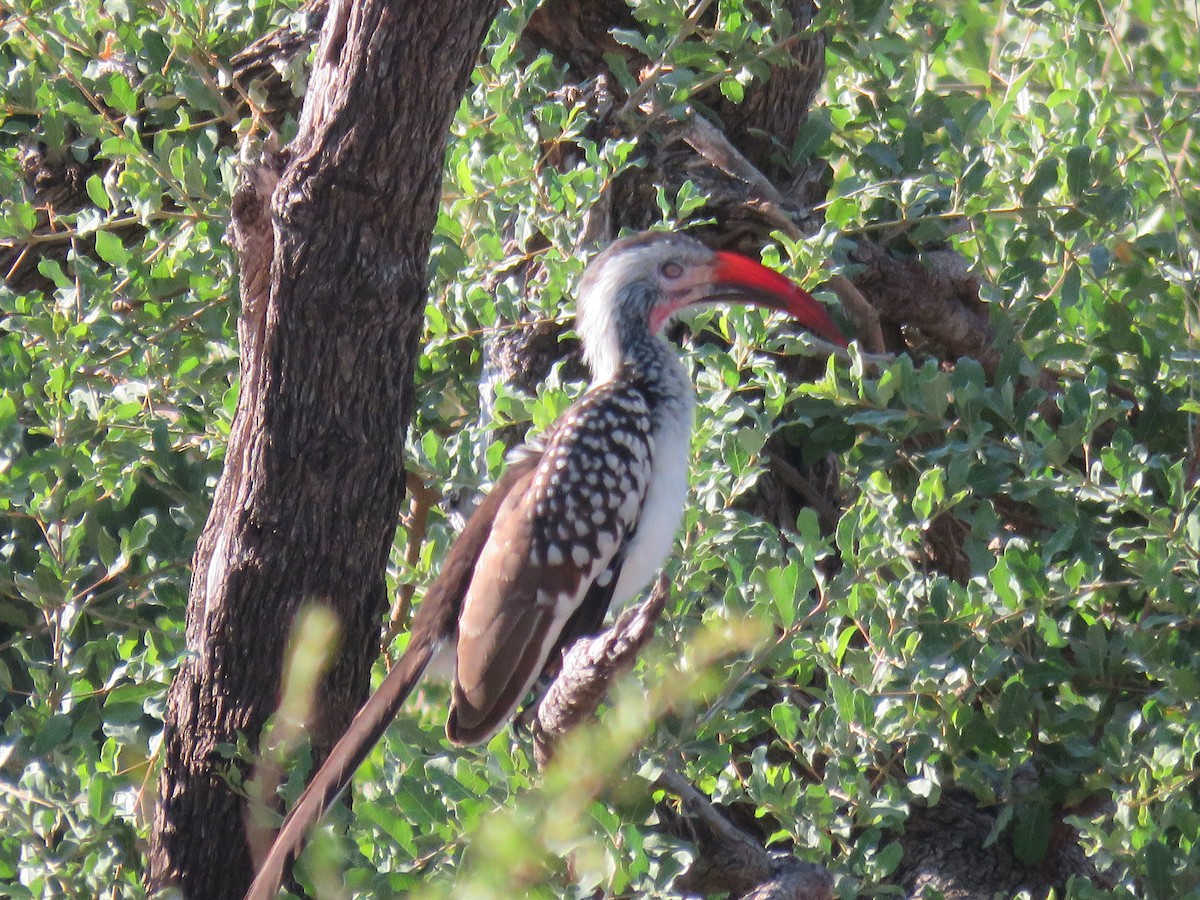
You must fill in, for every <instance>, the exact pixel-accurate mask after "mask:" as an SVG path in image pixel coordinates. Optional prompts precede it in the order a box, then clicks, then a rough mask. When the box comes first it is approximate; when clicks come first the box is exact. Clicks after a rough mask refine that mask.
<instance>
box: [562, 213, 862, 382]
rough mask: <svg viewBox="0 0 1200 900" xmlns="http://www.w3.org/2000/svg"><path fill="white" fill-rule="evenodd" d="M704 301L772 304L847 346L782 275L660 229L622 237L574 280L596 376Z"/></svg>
mask: <svg viewBox="0 0 1200 900" xmlns="http://www.w3.org/2000/svg"><path fill="white" fill-rule="evenodd" d="M703 303H744V304H750V305H754V306H765V307H769V308H770V309H778V310H781V311H783V312H786V313H788V314H789V315H791V316H793V317H794V318H795V319H796V320H797V321H799V322H800V324H801V325H803V326H804V327H805V328H807V329H808V330H809V331H812V332H813V333H815V334H817V335H819V336H821V337H823V338H825V339H826V340H829V341H832V342H834V343H836V344H839V345H840V346H843V347H844V346H846V339H845V338H844V337H842V334H841V332H840V331H838V328H837V326H836V325H835V324H834V323H833V320H832V319H831V318H830V317H829V313H827V312H826V311H825V307H823V306H822V305H821V304H820V303H818V302H817V301H816V300H815V299H814V298H813V297H812V295H811V294H809V293H808V292H807V291H805V290H804V289H803V288H801V287H799V286H797V285H795V284H793V283H792V282H791V281H790V280H789V279H787V278H785V277H784V276H782V275H780V274H779V273H778V272H775V271H772V270H771V269H768V268H767V267H766V266H764V265H762V264H761V263H758V262H755V261H754V260H752V259H750V258H748V257H745V256H741V255H739V254H737V253H726V252H719V251H714V250H710V249H709V248H708V247H705V246H704V245H703V244H702V243H700V242H699V241H698V240H696V239H695V238H693V237H689V236H687V235H682V234H671V233H667V232H647V233H644V234H639V235H634V236H633V237H627V238H622V239H621V240H619V241H616V242H615V243H613V244H612V245H610V246H609V247H608V248H607V249H606V250H604V252H602V253H600V254H599V255H598V256H597V257H596V258H595V259H593V260H592V261H591V263H590V264H589V265H588V267H587V270H586V271H585V272H584V274H583V278H582V280H581V281H580V283H579V299H578V303H577V311H576V322H577V325H576V330H577V331H578V332H579V336H580V339H581V340H582V341H583V344H584V352H585V355H586V357H587V359H588V363H589V364H590V365H591V366H592V369H593V371H594V372H595V373H596V374H597V375H598V376H601V377H602V376H603V375H604V374H605V373H608V372H611V371H613V370H614V369H615V366H616V365H618V364H619V362H620V361H621V359H623V358H624V356H625V355H626V353H627V352H628V351H629V349H630V348H632V347H635V346H636V345H637V344H638V343H639V342H641V341H644V340H645V338H647V337H649V336H651V335H654V334H657V333H659V332H660V331H661V330H662V328H663V326H665V325H666V323H667V322H668V321H669V320H670V319H671V317H672V316H674V315H675V314H676V313H678V312H680V311H681V310H684V309H687V308H688V307H691V306H695V305H697V304H703Z"/></svg>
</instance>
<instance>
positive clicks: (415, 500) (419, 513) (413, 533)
mask: <svg viewBox="0 0 1200 900" xmlns="http://www.w3.org/2000/svg"><path fill="white" fill-rule="evenodd" d="M404 489H405V491H406V492H407V493H408V496H409V497H411V498H412V512H410V513H409V516H408V523H407V529H408V542H407V543H406V544H405V546H404V564H405V566H407V567H408V570H409V571H410V572H411V571H412V570H413V569H415V568H416V567H417V563H418V562H420V560H421V545H422V544H424V543H425V529H426V528H427V526H428V524H429V510H431V509H432V508H433V506H434V504H435V503H437V502H438V501H439V500H441V499H442V495H441V494H440V493H438V492H437V491H436V490H434V489H433V488H431V487H429V486H428V485H427V484H425V482H424V481H422V480H421V479H420V478H419V477H418V476H417V475H415V474H414V473H413V472H408V473H407V475H406V476H405V487H404ZM415 589H416V585H415V584H414V583H413V582H411V581H408V582H405V583H404V584H402V585H400V587H399V588H397V590H396V599H395V600H394V601H393V602H392V611H391V613H390V614H389V615H388V624H387V628H385V629H384V632H383V639H382V640H381V641H380V649H381V650H382V651H383V653H385V654H386V653H387V650H388V647H390V646H391V645H392V641H394V640H395V639H396V635H398V634H399V633H400V632H401V631H403V630H404V628H405V627H406V626H407V625H408V619H409V611H410V610H411V609H412V598H413V591H414V590H415Z"/></svg>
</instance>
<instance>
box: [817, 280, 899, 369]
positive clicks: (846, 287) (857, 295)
mask: <svg viewBox="0 0 1200 900" xmlns="http://www.w3.org/2000/svg"><path fill="white" fill-rule="evenodd" d="M826 284H828V286H829V289H830V290H832V291H833V292H834V293H835V294H837V297H838V300H840V301H841V303H842V308H843V309H845V310H846V312H848V313H849V314H850V318H852V319H853V320H854V325H855V332H856V333H857V335H858V339H859V341H861V342H862V343H863V344H865V347H864V349H866V350H867V351H869V352H871V353H887V345H886V344H885V343H884V342H883V331H882V330H881V329H880V327H879V312H878V310H876V309H875V307H874V306H872V305H871V302H870V301H869V300H867V298H866V297H864V296H863V295H862V291H860V290H859V289H858V288H857V287H855V286H854V282H852V281H851V280H850V279H849V278H847V277H846V276H845V275H834V276H833V277H832V278H830V279H829V281H828V282H826Z"/></svg>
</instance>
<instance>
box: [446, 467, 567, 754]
mask: <svg viewBox="0 0 1200 900" xmlns="http://www.w3.org/2000/svg"><path fill="white" fill-rule="evenodd" d="M532 476H533V473H530V474H529V476H528V477H527V479H526V480H525V482H524V483H523V484H521V485H518V486H517V488H516V489H515V490H514V491H513V492H512V494H511V495H510V498H509V502H507V503H505V504H504V505H503V506H502V507H501V509H500V510H499V512H498V513H497V515H496V525H495V527H494V528H493V530H492V534H491V536H490V538H489V540H488V544H487V546H486V547H485V548H484V549H483V553H482V554H481V555H480V557H479V562H478V563H477V564H476V567H475V578H474V579H473V580H472V582H471V586H470V588H468V590H467V594H466V598H465V600H464V602H463V608H462V613H461V615H460V616H459V622H458V652H457V655H458V661H457V666H456V670H455V678H454V696H453V700H452V703H451V707H450V716H449V718H448V719H447V720H446V734H447V736H448V737H449V738H450V740H451V741H453V742H454V743H456V744H473V743H479V742H481V741H484V740H487V739H488V738H489V737H491V736H492V735H493V734H495V733H496V731H497V730H499V729H500V728H501V727H502V726H503V725H504V723H505V722H507V721H508V719H509V718H511V716H512V714H513V712H514V711H515V710H516V708H517V707H518V706H519V705H520V703H521V701H522V700H523V699H524V698H525V694H526V693H527V692H528V690H529V684H530V682H531V681H532V680H533V679H534V678H536V677H537V675H538V673H539V672H541V670H542V667H543V666H544V665H545V663H546V658H547V656H548V655H549V652H550V649H551V647H552V646H553V645H554V643H555V642H556V639H557V631H558V630H559V629H561V628H562V622H556V615H561V613H560V610H559V601H560V599H566V598H573V597H574V595H575V594H577V593H578V591H579V588H580V579H581V573H580V572H579V570H578V569H576V568H574V567H571V566H566V565H546V564H539V563H538V562H536V561H535V560H534V559H533V558H532V554H531V552H530V549H531V541H532V524H533V517H532V515H531V514H530V509H529V506H530V504H531V503H532V499H531V497H532V495H531V492H530V491H529V490H528V487H529V483H528V482H529V481H531V480H532ZM551 628H554V629H555V631H556V633H555V634H554V635H548V634H547V632H548V630H549V629H551Z"/></svg>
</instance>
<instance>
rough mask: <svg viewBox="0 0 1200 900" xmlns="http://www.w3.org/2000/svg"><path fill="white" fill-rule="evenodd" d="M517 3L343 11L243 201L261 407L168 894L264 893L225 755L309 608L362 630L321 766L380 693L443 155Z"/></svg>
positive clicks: (158, 825)
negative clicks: (274, 165) (279, 163)
mask: <svg viewBox="0 0 1200 900" xmlns="http://www.w3.org/2000/svg"><path fill="white" fill-rule="evenodd" d="M496 6H497V3H496V0H463V2H459V3H445V2H443V0H411V2H408V3H403V4H397V3H387V2H384V0H360V2H351V0H339V2H335V3H334V4H333V5H332V6H331V8H330V10H329V14H328V16H327V19H326V22H325V25H324V29H323V32H322V38H321V44H320V47H319V49H318V51H317V55H316V60H315V63H314V70H313V75H312V79H311V81H310V85H309V90H308V94H307V96H306V98H305V104H304V110H303V114H302V117H301V122H300V129H299V134H298V136H297V138H296V140H295V142H294V143H293V144H292V146H291V147H290V148H289V150H288V151H287V153H286V154H285V159H286V160H287V162H286V166H285V167H284V168H283V170H282V172H281V173H279V175H278V179H279V180H278V185H277V186H276V187H274V190H273V193H272V191H271V187H272V182H273V179H274V177H275V176H274V175H272V174H271V173H269V172H267V173H263V172H260V173H258V174H257V175H256V176H255V177H254V178H252V179H251V181H252V186H251V188H250V189H248V190H247V191H246V192H244V193H243V194H241V195H240V196H239V199H238V201H237V203H236V204H235V207H236V208H235V218H236V222H237V228H238V244H239V246H240V248H241V249H242V251H243V253H244V254H246V255H245V256H244V257H243V259H242V261H241V262H242V277H243V284H244V288H245V291H244V296H243V304H244V309H243V317H242V323H241V328H240V329H239V331H240V337H241V340H242V364H241V373H242V382H241V396H240V398H239V402H238V409H237V415H236V418H235V422H234V428H233V432H232V434H231V437H230V443H229V448H228V451H227V456H226V462H225V470H224V474H223V475H222V478H221V481H220V484H219V485H218V488H217V491H216V495H215V497H214V502H213V508H212V512H211V513H210V516H209V519H208V522H207V524H206V526H205V529H204V533H203V535H202V537H201V539H200V542H199V546H198V547H197V551H196V556H195V559H194V574H193V579H192V588H191V595H190V597H189V605H188V627H187V644H188V649H189V651H190V653H191V655H190V656H189V658H188V659H187V660H186V661H185V662H184V663H183V665H182V666H181V668H180V670H179V672H178V673H177V675H176V678H175V681H174V683H173V684H172V687H171V691H170V697H169V705H168V710H167V717H166V723H165V734H164V743H163V770H162V774H161V777H160V782H159V784H160V796H159V801H158V806H157V809H156V811H155V820H154V829H153V835H152V845H151V854H150V864H151V872H150V876H149V885H150V887H151V888H161V887H165V886H167V885H177V886H178V887H180V888H182V890H183V892H184V894H185V895H187V896H191V897H205V898H220V897H240V896H241V895H242V893H243V892H244V891H245V889H246V887H247V886H248V884H249V883H250V880H251V876H252V864H251V859H250V854H249V851H248V848H247V846H246V841H245V833H244V828H243V826H242V816H243V809H242V806H243V804H242V801H241V799H240V797H239V796H238V794H237V793H236V792H235V791H234V790H233V789H232V788H231V787H230V785H229V783H228V781H227V771H228V769H229V768H230V767H231V766H232V765H237V766H239V768H240V769H241V771H242V773H243V774H244V772H245V769H246V764H247V761H238V762H237V763H233V762H231V761H229V760H226V759H224V758H223V757H222V756H221V755H220V754H219V753H218V751H217V746H218V744H221V743H234V742H236V741H237V740H238V737H239V735H241V736H244V738H245V740H246V741H247V742H248V744H249V746H250V747H251V748H253V747H255V746H256V745H257V742H258V737H259V733H260V731H261V730H262V726H263V724H264V722H265V721H266V719H267V717H268V716H269V715H270V713H271V712H272V710H273V709H274V707H275V704H276V702H277V699H278V698H277V693H278V688H279V680H280V671H281V661H282V654H283V649H284V645H285V642H286V640H287V636H288V631H289V629H290V627H291V624H292V621H293V619H294V617H295V614H296V612H297V610H298V609H300V608H301V607H302V606H303V605H305V604H309V603H324V604H327V605H329V606H330V607H332V609H333V610H334V611H335V613H336V614H337V615H338V617H339V619H340V622H341V635H342V649H341V652H340V654H339V656H338V658H337V660H336V661H335V662H334V664H333V665H332V667H331V669H330V671H329V673H328V675H327V676H326V678H325V680H324V682H323V684H322V687H321V690H320V692H319V697H318V706H319V708H318V711H317V715H316V716H315V721H316V722H317V723H318V725H317V727H316V728H315V730H314V732H313V733H312V741H313V750H314V757H315V759H316V760H318V761H319V760H320V759H321V758H323V756H324V754H325V753H326V752H327V751H328V749H329V747H330V746H331V744H332V742H333V741H334V740H335V739H336V737H337V736H338V735H339V734H340V733H341V732H342V731H343V729H344V728H345V726H346V724H347V723H348V722H349V720H350V717H351V715H352V714H353V711H354V710H355V709H356V708H357V707H358V706H359V704H360V703H361V701H362V699H363V698H364V696H365V693H366V689H367V685H368V674H369V671H370V666H371V663H372V661H373V659H374V658H375V656H376V654H377V649H378V637H379V627H380V622H381V616H382V613H383V612H384V610H385V606H386V602H385V601H386V597H385V591H384V569H385V564H386V561H387V558H388V554H389V551H390V548H391V544H392V538H393V534H394V530H395V526H396V521H397V516H398V513H399V508H400V503H401V500H402V498H403V494H404V469H403V464H402V459H401V452H402V448H403V436H404V432H405V430H406V427H407V424H408V420H409V417H410V413H411V410H412V371H413V363H414V359H415V355H416V351H417V339H418V336H419V333H420V323H421V311H422V307H423V304H424V300H425V281H426V258H427V256H428V251H429V241H430V234H431V232H432V228H433V225H434V223H435V219H436V210H437V203H438V200H439V194H440V185H441V173H442V148H443V142H444V139H445V135H446V133H447V129H448V126H449V123H450V118H451V116H452V115H453V112H454V109H455V107H456V105H457V103H458V101H459V98H460V96H461V93H462V91H463V89H464V88H465V86H466V83H467V78H468V76H469V74H470V71H471V67H472V64H473V62H474V59H475V56H476V54H477V52H478V48H479V46H480V44H481V42H482V39H483V35H484V32H485V30H486V28H487V25H488V23H489V22H490V21H491V18H492V16H493V14H494V11H495V8H496ZM415 85H420V90H414V89H413V87H414V86H415ZM268 196H270V201H269V207H268V205H267V197H268Z"/></svg>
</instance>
